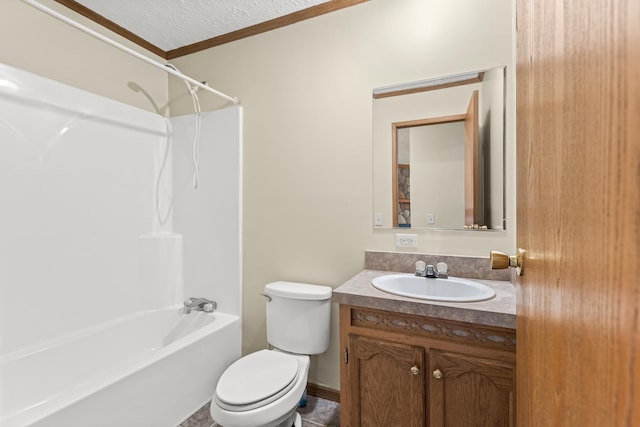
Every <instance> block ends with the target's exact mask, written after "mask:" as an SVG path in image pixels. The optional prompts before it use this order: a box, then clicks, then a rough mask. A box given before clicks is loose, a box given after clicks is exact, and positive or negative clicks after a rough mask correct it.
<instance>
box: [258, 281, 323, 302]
mask: <svg viewBox="0 0 640 427" xmlns="http://www.w3.org/2000/svg"><path fill="white" fill-rule="evenodd" d="M331 291H332V289H331V287H329V286H321V285H309V284H307V283H295V282H273V283H267V284H266V285H265V287H264V292H265V294H267V295H270V296H277V297H284V298H291V299H302V300H326V299H330V298H331Z"/></svg>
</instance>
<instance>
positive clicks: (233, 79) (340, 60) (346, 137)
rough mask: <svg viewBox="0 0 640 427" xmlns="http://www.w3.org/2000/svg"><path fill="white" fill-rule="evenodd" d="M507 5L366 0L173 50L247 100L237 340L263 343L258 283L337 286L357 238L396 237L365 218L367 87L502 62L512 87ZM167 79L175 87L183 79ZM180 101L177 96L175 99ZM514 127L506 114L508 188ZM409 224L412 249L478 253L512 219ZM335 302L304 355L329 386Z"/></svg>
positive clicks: (509, 236) (382, 246)
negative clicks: (318, 348)
mask: <svg viewBox="0 0 640 427" xmlns="http://www.w3.org/2000/svg"><path fill="white" fill-rule="evenodd" d="M512 10H513V8H512V5H511V1H510V0H492V1H482V2H479V1H477V0H454V1H431V0H429V1H427V0H394V1H388V0H373V1H371V2H368V3H363V4H360V5H357V6H354V7H351V8H348V9H344V10H341V11H338V12H335V13H331V14H329V15H324V16H320V17H317V18H314V19H311V20H307V21H303V22H300V23H298V24H295V25H292V26H289V27H286V28H282V29H278V30H275V31H271V32H268V33H265V34H261V35H257V36H253V37H250V38H248V39H244V40H240V41H237V42H233V43H229V44H226V45H223V46H219V47H216V48H213V49H209V50H207V51H203V52H200V53H197V54H193V55H190V56H188V57H184V58H180V59H178V60H176V61H175V63H176V64H177V65H178V67H180V68H181V69H182V71H183V72H185V73H187V74H189V75H192V76H194V77H196V78H198V79H203V80H207V81H208V82H209V83H210V84H211V85H213V86H214V87H216V88H217V89H219V90H222V91H224V92H226V93H229V94H231V95H234V96H238V97H239V98H240V99H241V101H242V105H243V107H244V168H245V171H244V284H243V292H244V302H243V309H244V330H243V333H244V337H243V342H244V346H243V350H244V351H245V352H250V351H253V350H256V349H259V348H264V347H265V346H266V338H265V325H264V300H263V298H262V297H260V296H259V295H258V293H259V292H261V290H262V288H263V286H264V284H265V283H267V282H270V281H273V280H293V281H301V282H308V283H319V284H327V285H330V286H334V287H335V286H337V285H340V284H341V283H343V282H344V281H345V280H347V279H349V278H350V277H351V276H353V275H355V274H356V273H358V272H359V271H360V270H362V269H363V262H364V251H365V249H377V250H395V247H394V243H393V242H394V234H395V232H394V231H393V230H388V231H383V230H376V231H373V224H372V215H373V210H372V203H373V202H372V166H371V165H372V148H371V144H372V143H371V135H372V131H371V128H372V121H371V112H372V111H371V106H372V104H371V103H372V100H371V90H372V88H374V87H380V86H385V85H390V84H395V83H400V82H406V81H413V80H420V79H424V78H428V77H432V76H439V75H446V74H451V73H455V72H460V71H468V70H474V69H484V68H489V67H493V66H497V65H507V66H509V67H510V68H509V76H510V77H509V87H508V89H507V90H508V91H509V92H510V94H511V95H512V94H513V90H514V86H513V79H514V77H513V75H514V70H513V55H512V50H513V46H512V42H511V40H512V35H513V34H512V21H513V17H512ZM170 83H171V84H170V93H171V94H172V95H173V94H176V95H174V97H176V98H177V97H178V94H181V93H183V92H184V89H183V87H182V85H179V84H175V83H173V82H170ZM514 99H515V98H514V97H513V96H510V99H509V102H508V105H507V107H508V111H509V115H510V116H511V117H513V115H514V114H513V113H514V102H513V100H514ZM201 102H202V103H203V107H204V109H205V110H206V109H212V108H215V107H216V106H218V105H219V102H217V101H214V100H213V99H212V97H206V99H205V97H204V96H202V97H201ZM190 111H191V107H190V103H189V100H188V98H186V97H182V99H180V100H179V101H178V102H175V103H174V104H172V112H175V113H188V112H190ZM513 133H514V132H513V123H512V121H511V123H509V124H508V140H509V141H510V143H511V147H510V148H509V151H508V153H507V156H508V158H509V168H510V170H509V172H508V176H509V178H510V179H509V181H510V182H509V186H508V188H507V191H508V193H509V194H510V195H513V171H512V169H513V157H514V154H513ZM220 203H221V208H224V201H220ZM513 204H514V200H513V197H511V200H510V202H509V209H508V210H509V216H510V219H509V221H510V223H509V224H508V226H509V227H510V228H511V230H513V228H514V223H513V216H514V209H513ZM420 233H421V234H420V247H419V251H421V252H431V253H441V254H460V255H481V256H487V254H488V251H489V249H503V250H511V249H512V248H513V247H514V245H515V243H514V237H513V232H512V231H511V232H507V233H485V234H482V233H481V232H476V233H468V232H467V233H465V232H420ZM334 314H335V315H334V318H333V324H332V334H333V337H332V346H331V348H330V349H329V351H328V352H327V353H326V354H325V355H322V356H320V357H317V358H314V361H313V364H312V368H311V372H310V381H312V382H315V383H318V384H322V385H326V386H329V387H333V388H336V389H337V388H339V372H338V370H339V361H340V358H339V349H338V322H337V312H336V313H334Z"/></svg>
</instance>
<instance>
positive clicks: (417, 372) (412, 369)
mask: <svg viewBox="0 0 640 427" xmlns="http://www.w3.org/2000/svg"><path fill="white" fill-rule="evenodd" d="M411 373H412V374H413V375H418V374H419V373H420V368H418V367H417V366H412V367H411Z"/></svg>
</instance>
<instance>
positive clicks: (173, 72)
mask: <svg viewBox="0 0 640 427" xmlns="http://www.w3.org/2000/svg"><path fill="white" fill-rule="evenodd" d="M22 2H24V3H27V4H28V5H30V6H33V7H35V8H36V9H38V10H40V11H42V12H44V13H46V14H47V15H50V16H52V17H54V18H56V19H58V20H60V21H62V22H64V23H65V24H68V25H71V26H72V27H74V28H76V29H78V30H80V31H82V32H84V33H86V34H88V35H90V36H92V37H95V38H97V39H98V40H100V41H103V42H105V43H107V44H109V45H111V46H113V47H115V48H117V49H120V50H121V51H123V52H126V53H128V54H129V55H132V56H135V57H136V58H138V59H141V60H142V61H144V62H146V63H147V64H150V65H153V66H154V67H156V68H159V69H161V70H163V71H166V72H167V73H169V74H171V75H173V76H175V77H178V78H179V79H182V80H184V81H186V82H189V83H191V84H192V85H194V86H197V87H199V88H200V89H203V90H206V91H207V92H211V93H213V94H215V95H218V96H220V97H222V98H224V99H226V100H229V101H231V102H233V103H234V104H238V103H240V100H239V99H238V98H236V97H234V96H229V95H227V94H224V93H222V92H220V91H218V90H215V89H213V88H212V87H210V86H207V85H206V84H204V83H202V82H199V81H197V80H195V79H193V78H191V77H189V76H187V75H185V74H182V73H181V72H179V71H176V70H174V69H173V68H170V67H167V64H162V63H160V62H158V61H154V60H153V59H151V58H148V57H146V56H144V55H142V54H141V53H138V52H136V51H135V50H133V49H130V48H128V47H126V46H125V45H123V44H120V43H118V42H116V41H115V40H111V39H110V38H109V37H106V36H103V35H102V34H100V33H98V32H96V31H94V30H92V29H91V28H88V27H85V26H84V25H82V24H79V23H78V22H76V21H74V20H73V19H71V18H68V17H66V16H64V15H63V14H61V13H58V12H56V11H55V10H53V9H50V8H48V7H47V6H44V5H42V4H41V3H38V2H37V1H35V0H22Z"/></svg>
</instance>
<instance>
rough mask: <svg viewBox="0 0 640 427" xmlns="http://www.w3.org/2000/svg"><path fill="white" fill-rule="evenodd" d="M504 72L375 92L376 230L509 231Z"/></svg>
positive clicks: (489, 71)
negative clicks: (506, 186) (505, 174)
mask: <svg viewBox="0 0 640 427" xmlns="http://www.w3.org/2000/svg"><path fill="white" fill-rule="evenodd" d="M504 72H505V69H504V67H498V68H494V69H490V70H484V71H482V72H476V73H472V76H473V77H471V78H470V77H465V78H464V79H460V80H461V81H458V82H455V83H452V82H451V80H452V78H451V77H453V78H454V79H455V78H456V77H457V76H450V77H447V78H446V79H448V80H449V81H447V80H443V79H439V80H438V81H436V82H434V81H433V80H428V81H423V82H416V83H412V84H408V85H402V86H401V88H400V89H398V90H393V89H395V88H396V87H392V88H391V90H390V89H389V88H381V89H376V90H374V103H373V104H374V105H373V113H374V114H373V127H374V129H373V130H374V132H373V139H374V141H373V145H374V147H373V148H374V150H373V151H374V152H373V157H374V169H373V170H374V225H375V227H376V228H390V227H411V228H431V229H471V230H502V229H504V228H505V220H504V218H505V212H504V206H505V203H504ZM460 76H461V75H460ZM465 76H468V74H467V75H465ZM442 82H444V83H442ZM434 83H435V86H434ZM420 85H422V87H421V86H420ZM426 85H431V86H430V87H425V86H426ZM407 88H408V89H407ZM381 93H382V95H380V94H381Z"/></svg>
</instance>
